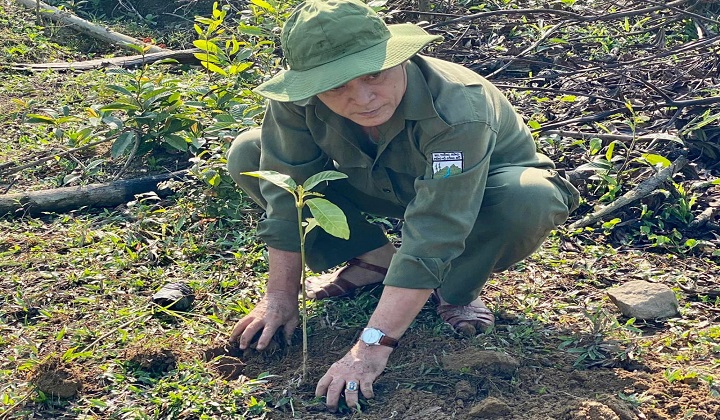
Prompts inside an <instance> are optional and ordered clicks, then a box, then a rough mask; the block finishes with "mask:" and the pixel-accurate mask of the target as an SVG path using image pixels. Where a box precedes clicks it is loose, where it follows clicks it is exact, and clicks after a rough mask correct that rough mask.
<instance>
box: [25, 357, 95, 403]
mask: <svg viewBox="0 0 720 420" xmlns="http://www.w3.org/2000/svg"><path fill="white" fill-rule="evenodd" d="M30 382H31V383H32V384H34V385H35V387H36V388H37V389H38V390H39V391H41V392H42V393H43V394H45V395H46V396H48V397H50V398H72V397H74V396H75V395H77V393H78V392H79V391H80V390H81V389H82V388H83V379H82V375H81V374H80V373H79V372H78V371H77V369H76V368H73V367H72V366H70V365H69V364H65V363H63V362H62V361H61V360H60V359H59V358H57V357H51V358H49V359H48V360H46V361H45V362H43V363H41V364H39V365H38V366H37V367H36V368H35V370H34V371H33V372H32V373H31V374H30Z"/></svg>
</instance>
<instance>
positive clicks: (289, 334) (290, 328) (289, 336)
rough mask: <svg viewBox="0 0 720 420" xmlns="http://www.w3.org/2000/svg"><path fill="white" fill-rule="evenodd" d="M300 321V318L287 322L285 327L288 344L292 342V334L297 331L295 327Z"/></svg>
mask: <svg viewBox="0 0 720 420" xmlns="http://www.w3.org/2000/svg"><path fill="white" fill-rule="evenodd" d="M299 323H300V320H299V319H294V320H292V321H289V322H287V323H286V324H285V328H284V332H285V343H287V344H288V345H290V344H292V336H293V333H295V328H297V326H298V324H299Z"/></svg>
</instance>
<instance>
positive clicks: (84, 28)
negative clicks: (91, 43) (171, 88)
mask: <svg viewBox="0 0 720 420" xmlns="http://www.w3.org/2000/svg"><path fill="white" fill-rule="evenodd" d="M15 1H16V2H18V3H19V4H21V5H23V6H25V7H26V8H28V9H33V10H37V9H38V8H39V10H40V12H41V13H42V14H44V15H47V16H48V17H49V18H50V19H51V20H52V21H53V22H58V23H62V24H65V25H67V26H69V27H71V28H73V29H75V30H76V31H78V32H82V33H85V34H88V35H90V36H92V37H93V38H96V39H99V40H101V41H104V42H109V43H111V44H117V45H120V46H121V47H123V48H126V49H131V48H130V45H142V46H146V47H148V48H149V50H148V52H162V51H165V50H163V49H162V48H160V47H156V46H154V45H150V44H146V43H144V42H142V41H140V40H139V39H135V38H133V37H131V36H127V35H124V34H121V33H118V32H115V31H112V30H110V29H108V28H103V27H102V26H98V25H95V24H94V23H91V22H88V21H87V20H85V19H81V18H79V17H77V16H75V15H73V14H71V13H69V12H66V11H63V10H60V9H58V8H56V7H53V6H50V5H49V4H46V3H43V2H41V1H36V0H15Z"/></svg>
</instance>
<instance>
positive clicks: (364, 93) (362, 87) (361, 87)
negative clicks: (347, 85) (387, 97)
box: [350, 80, 375, 105]
mask: <svg viewBox="0 0 720 420" xmlns="http://www.w3.org/2000/svg"><path fill="white" fill-rule="evenodd" d="M355 82H356V83H353V84H352V86H351V91H350V94H351V99H352V101H353V102H355V103H356V104H358V105H367V104H369V103H370V102H372V100H373V99H374V98H375V93H374V92H373V90H372V87H371V86H368V85H367V84H366V83H363V82H362V81H360V80H356V81H355Z"/></svg>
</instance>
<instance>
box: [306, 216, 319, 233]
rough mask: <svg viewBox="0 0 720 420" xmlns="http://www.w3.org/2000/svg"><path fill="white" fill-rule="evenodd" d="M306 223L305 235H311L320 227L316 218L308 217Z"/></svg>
mask: <svg viewBox="0 0 720 420" xmlns="http://www.w3.org/2000/svg"><path fill="white" fill-rule="evenodd" d="M305 221H306V222H307V223H306V224H305V235H307V234H308V233H310V231H311V230H313V229H315V228H316V227H317V226H318V223H317V220H315V218H314V217H308V218H307V219H305Z"/></svg>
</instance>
